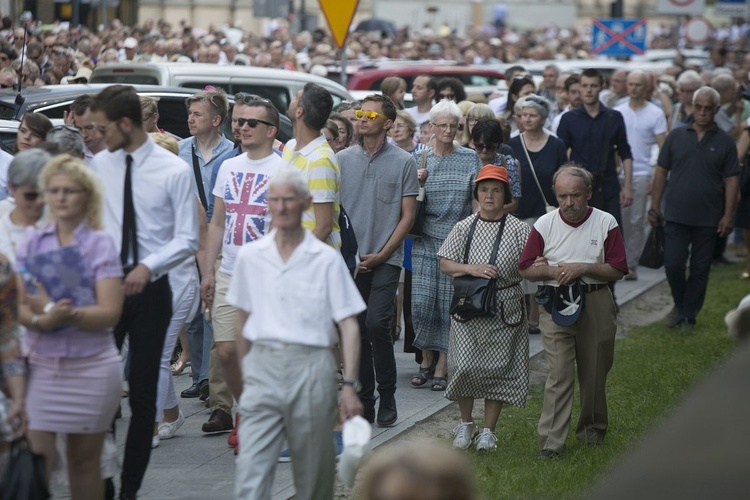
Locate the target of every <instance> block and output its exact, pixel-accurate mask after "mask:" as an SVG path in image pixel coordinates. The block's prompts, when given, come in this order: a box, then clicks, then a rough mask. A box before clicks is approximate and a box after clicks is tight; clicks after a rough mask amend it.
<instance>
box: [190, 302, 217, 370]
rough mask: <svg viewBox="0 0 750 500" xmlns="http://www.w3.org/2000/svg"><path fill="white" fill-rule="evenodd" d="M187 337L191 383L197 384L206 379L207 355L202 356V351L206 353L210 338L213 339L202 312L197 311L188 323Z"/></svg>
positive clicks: (209, 326)
mask: <svg viewBox="0 0 750 500" xmlns="http://www.w3.org/2000/svg"><path fill="white" fill-rule="evenodd" d="M187 338H188V345H189V346H190V364H191V368H192V371H193V383H194V384H197V383H198V382H202V381H203V380H208V356H204V353H208V350H209V348H210V347H211V339H213V330H212V329H211V324H210V323H206V322H205V320H204V319H203V313H202V312H200V311H198V312H197V313H196V314H195V317H194V318H193V320H192V321H191V322H190V324H189V325H188V329H187ZM206 339H208V344H206ZM204 360H205V363H204Z"/></svg>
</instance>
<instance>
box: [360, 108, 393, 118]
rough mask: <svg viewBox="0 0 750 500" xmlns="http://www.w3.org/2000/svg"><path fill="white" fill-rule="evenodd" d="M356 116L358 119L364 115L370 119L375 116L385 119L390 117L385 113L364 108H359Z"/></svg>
mask: <svg viewBox="0 0 750 500" xmlns="http://www.w3.org/2000/svg"><path fill="white" fill-rule="evenodd" d="M354 116H356V117H357V120H361V119H362V117H365V118H367V119H368V120H370V121H373V120H374V119H375V118H378V117H380V118H382V119H383V120H388V117H387V116H385V115H384V114H383V113H378V112H377V111H365V110H364V109H358V110H356V111H355V112H354Z"/></svg>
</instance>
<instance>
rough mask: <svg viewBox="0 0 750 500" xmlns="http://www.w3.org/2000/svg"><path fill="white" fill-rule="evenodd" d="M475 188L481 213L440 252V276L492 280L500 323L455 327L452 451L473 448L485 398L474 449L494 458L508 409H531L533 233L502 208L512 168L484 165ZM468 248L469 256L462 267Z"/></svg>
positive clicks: (453, 322)
mask: <svg viewBox="0 0 750 500" xmlns="http://www.w3.org/2000/svg"><path fill="white" fill-rule="evenodd" d="M474 184H475V187H474V197H475V199H476V200H477V201H478V202H479V213H478V214H473V215H471V216H469V217H467V218H466V219H464V220H462V221H461V222H459V223H458V224H456V226H455V227H454V228H453V230H451V232H450V234H449V235H448V237H447V238H446V239H445V242H444V243H443V246H442V247H440V250H439V251H438V255H439V256H440V270H441V271H442V272H443V273H445V274H446V275H448V276H450V277H451V278H453V277H456V276H465V275H470V276H476V277H482V278H489V279H491V280H494V281H495V286H496V292H495V293H496V297H495V298H496V303H497V311H496V314H495V316H492V317H482V318H474V319H471V320H469V321H467V322H459V321H456V319H455V318H453V319H452V320H451V326H452V330H451V337H450V346H449V348H448V353H449V356H448V371H449V373H450V377H451V378H450V383H449V384H448V388H447V390H446V393H445V397H447V398H448V399H450V400H453V401H458V407H459V410H460V412H461V422H460V423H459V424H458V425H457V426H456V428H455V429H454V430H453V433H454V435H455V439H454V440H453V446H454V447H456V448H461V449H466V448H468V447H469V446H471V441H472V438H473V437H474V434H475V425H474V418H473V416H472V409H473V407H474V400H475V399H478V398H483V399H484V429H483V431H482V432H481V434H479V436H478V437H477V439H476V447H477V450H486V451H491V450H494V449H495V448H496V447H497V446H496V444H495V442H496V441H497V436H496V435H495V426H496V425H497V420H498V418H499V417H500V411H501V410H502V408H503V403H510V404H513V405H516V406H523V405H524V404H525V403H526V392H527V389H528V383H529V343H528V339H527V336H526V329H527V322H526V311H525V308H524V296H523V290H522V289H521V284H520V283H521V275H520V274H519V273H518V260H519V259H520V257H521V252H522V251H523V248H524V245H525V244H526V240H527V238H528V236H529V233H530V232H531V229H530V228H529V226H528V225H527V224H526V223H524V222H522V221H520V220H518V219H516V218H515V217H513V216H512V215H510V214H507V213H506V212H505V210H504V208H503V206H504V204H505V200H507V199H508V197H509V196H510V186H509V183H508V172H507V170H506V169H504V168H503V167H498V166H496V165H485V166H484V167H482V170H480V172H479V175H478V176H477V179H476V181H475V182H474ZM472 227H473V228H474V229H473V235H471V236H470V234H471V232H472ZM497 238H500V244H499V247H498V250H497V255H496V256H495V259H494V260H495V263H494V264H489V262H491V261H492V256H491V253H492V250H493V249H494V244H495V240H496V239H497ZM467 245H468V247H469V256H468V260H467V262H464V252H465V249H466V247H467Z"/></svg>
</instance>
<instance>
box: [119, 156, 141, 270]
mask: <svg viewBox="0 0 750 500" xmlns="http://www.w3.org/2000/svg"><path fill="white" fill-rule="evenodd" d="M125 165H126V167H125V190H124V196H123V198H124V200H123V209H122V247H121V248H120V262H121V263H122V265H123V267H125V266H126V265H127V263H128V254H129V253H130V250H131V247H132V252H133V253H132V255H133V265H137V264H138V237H137V236H136V230H135V205H133V172H132V171H133V157H132V156H130V155H127V156H126V157H125Z"/></svg>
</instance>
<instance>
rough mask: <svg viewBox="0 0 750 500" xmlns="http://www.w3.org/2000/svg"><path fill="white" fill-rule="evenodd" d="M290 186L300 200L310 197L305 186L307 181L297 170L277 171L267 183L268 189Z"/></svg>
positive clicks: (308, 188)
mask: <svg viewBox="0 0 750 500" xmlns="http://www.w3.org/2000/svg"><path fill="white" fill-rule="evenodd" d="M285 185H290V186H292V187H293V188H294V192H295V193H297V196H299V197H300V198H307V197H308V196H310V187H309V186H308V185H307V181H306V180H305V178H304V177H302V174H301V173H300V171H299V170H297V169H296V168H285V169H283V170H279V171H278V172H277V173H276V174H275V175H274V176H273V177H271V182H269V183H268V188H269V189H271V186H285Z"/></svg>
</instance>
